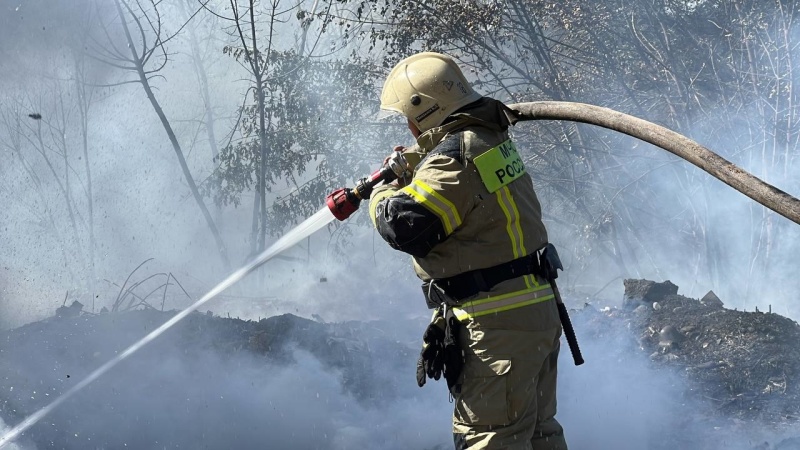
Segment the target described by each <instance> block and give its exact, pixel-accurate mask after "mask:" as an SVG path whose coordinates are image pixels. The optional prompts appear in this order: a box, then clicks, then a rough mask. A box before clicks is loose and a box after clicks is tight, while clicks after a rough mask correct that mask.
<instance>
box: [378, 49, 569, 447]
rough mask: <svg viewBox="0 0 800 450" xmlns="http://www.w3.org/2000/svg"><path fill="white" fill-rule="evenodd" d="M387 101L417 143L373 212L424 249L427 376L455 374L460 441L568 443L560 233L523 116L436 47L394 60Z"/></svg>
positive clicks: (388, 235)
mask: <svg viewBox="0 0 800 450" xmlns="http://www.w3.org/2000/svg"><path fill="white" fill-rule="evenodd" d="M381 110H383V111H388V112H391V113H399V114H401V115H402V116H404V117H405V118H406V119H407V122H408V127H409V130H410V131H411V133H412V134H413V135H414V137H415V138H416V144H415V145H412V146H410V147H408V148H403V147H396V148H395V150H396V151H398V152H402V158H398V157H397V153H396V154H395V156H394V157H390V158H387V160H391V161H392V162H393V164H395V165H397V164H398V161H399V162H400V165H401V166H403V167H401V170H400V171H399V172H400V175H402V177H401V178H400V179H398V180H397V181H395V182H394V183H392V184H385V185H381V186H378V187H376V188H375V189H374V190H373V191H372V193H371V198H370V205H369V209H370V217H371V219H372V221H373V224H374V225H375V228H376V229H377V231H378V233H379V234H380V235H381V236H382V237H383V239H384V240H386V241H387V242H388V243H389V245H391V246H392V247H393V248H395V249H397V250H400V251H402V252H405V253H408V254H410V255H411V256H412V257H413V258H412V259H413V266H414V270H415V272H416V274H417V276H419V278H420V279H421V280H422V281H423V293H424V295H425V298H426V301H427V303H428V306H429V307H430V308H432V309H434V314H433V316H434V319H433V320H432V322H431V325H430V326H429V327H428V329H427V330H426V332H425V336H424V346H423V351H422V354H421V356H420V361H419V363H418V376H417V381H418V382H419V384H420V386H421V385H422V384H424V383H425V381H426V377H430V378H435V379H439V377H440V376H444V377H445V378H446V379H447V380H448V387H449V389H450V392H451V394H452V395H453V397H454V412H453V438H454V441H455V447H456V449H501V448H502V449H534V450H540V449H557V450H561V449H566V448H567V445H566V441H565V440H564V433H563V429H562V427H561V425H560V424H559V423H558V421H556V419H555V415H556V368H557V361H558V352H559V345H560V344H559V338H560V336H561V324H560V322H559V316H558V310H557V307H556V302H555V300H554V295H553V290H552V288H551V287H550V285H549V284H548V283H547V281H546V280H545V279H544V278H542V276H541V271H540V269H539V264H538V251H540V250H541V249H542V248H543V247H544V246H545V245H546V244H547V231H546V230H545V227H544V224H543V223H542V219H541V206H540V204H539V200H538V199H537V197H536V193H535V192H534V189H533V183H532V182H531V177H530V176H529V175H528V174H527V172H526V170H525V165H524V164H523V161H522V158H521V157H520V155H519V153H518V151H517V148H516V145H515V143H514V141H513V140H511V139H510V138H509V134H508V128H509V126H510V125H513V124H514V123H515V122H516V117H515V115H514V113H513V111H511V110H510V109H509V108H508V107H506V106H505V105H504V104H503V103H501V102H499V101H497V100H494V99H492V98H489V97H482V96H481V95H480V94H478V93H477V92H475V91H474V90H473V89H472V87H471V85H470V83H469V82H468V81H467V80H466V78H465V77H464V75H463V73H462V72H461V70H460V69H459V67H458V65H457V64H456V63H455V62H454V61H453V59H452V58H450V57H449V56H447V55H443V54H439V53H432V52H424V53H419V54H416V55H413V56H411V57H409V58H406V59H404V60H403V61H401V62H400V63H398V64H397V66H395V67H394V69H393V70H392V71H391V73H390V74H389V76H388V77H387V79H386V81H385V83H384V86H383V91H382V93H381ZM454 348H455V352H454V351H453V350H454Z"/></svg>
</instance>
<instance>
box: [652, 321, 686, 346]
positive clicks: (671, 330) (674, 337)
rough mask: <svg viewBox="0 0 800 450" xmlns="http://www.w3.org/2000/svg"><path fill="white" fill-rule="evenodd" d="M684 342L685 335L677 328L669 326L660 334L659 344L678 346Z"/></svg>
mask: <svg viewBox="0 0 800 450" xmlns="http://www.w3.org/2000/svg"><path fill="white" fill-rule="evenodd" d="M682 340H683V335H682V334H681V332H680V331H678V329H677V328H675V327H674V326H672V325H667V326H665V327H664V328H662V329H661V332H659V333H658V342H659V344H678V343H680V342H681V341H682Z"/></svg>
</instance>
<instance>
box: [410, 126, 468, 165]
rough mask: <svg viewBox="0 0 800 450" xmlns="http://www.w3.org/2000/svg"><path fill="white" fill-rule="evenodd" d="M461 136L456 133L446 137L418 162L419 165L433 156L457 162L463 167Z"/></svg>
mask: <svg viewBox="0 0 800 450" xmlns="http://www.w3.org/2000/svg"><path fill="white" fill-rule="evenodd" d="M461 134H462V133H456V134H451V135H450V136H447V137H446V138H445V139H444V140H442V141H441V142H439V145H437V146H436V147H434V148H433V150H431V151H430V152H428V154H427V155H425V157H424V158H422V161H420V163H419V164H420V165H421V164H422V163H423V162H424V161H425V160H426V159H428V158H430V157H431V156H433V155H444V156H448V157H450V158H453V159H455V160H456V161H458V163H459V164H461V165H464V157H463V154H462V153H461Z"/></svg>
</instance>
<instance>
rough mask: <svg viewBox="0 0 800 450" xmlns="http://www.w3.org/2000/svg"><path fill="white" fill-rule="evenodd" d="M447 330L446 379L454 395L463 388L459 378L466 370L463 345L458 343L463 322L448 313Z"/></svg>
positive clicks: (445, 349) (445, 341) (445, 338)
mask: <svg viewBox="0 0 800 450" xmlns="http://www.w3.org/2000/svg"><path fill="white" fill-rule="evenodd" d="M447 325H448V326H447V328H446V329H445V336H444V349H443V350H444V379H445V381H447V389H448V390H450V393H451V394H452V395H454V396H455V395H456V394H458V393H460V391H461V386H460V385H458V384H456V383H458V378H459V377H460V376H461V370H462V369H463V368H464V355H463V353H462V352H461V345H459V342H458V336H459V331H460V330H461V322H459V321H458V319H457V318H456V316H455V315H454V314H452V312H450V311H448V312H447Z"/></svg>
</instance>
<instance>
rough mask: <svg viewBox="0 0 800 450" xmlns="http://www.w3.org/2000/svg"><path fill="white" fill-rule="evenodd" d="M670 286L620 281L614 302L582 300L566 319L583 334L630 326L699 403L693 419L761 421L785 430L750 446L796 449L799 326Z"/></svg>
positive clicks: (656, 363)
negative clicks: (621, 289)
mask: <svg viewBox="0 0 800 450" xmlns="http://www.w3.org/2000/svg"><path fill="white" fill-rule="evenodd" d="M677 291H678V286H676V285H674V284H672V283H670V282H669V281H666V282H663V283H656V282H653V281H649V280H625V298H624V300H623V306H622V307H621V308H609V307H605V308H601V309H596V308H594V307H593V306H592V305H590V304H587V305H585V307H584V308H582V309H579V310H575V311H572V314H573V316H574V318H573V320H577V322H579V323H580V327H581V329H580V334H581V335H582V336H583V337H584V339H585V338H587V337H588V338H589V339H600V340H602V339H604V338H606V337H608V336H611V335H614V336H617V335H618V334H619V330H621V329H626V330H630V331H631V333H627V334H626V336H627V337H628V338H629V340H630V342H629V344H630V347H631V348H632V349H635V350H638V351H639V352H642V353H643V354H645V355H648V357H649V359H650V361H651V365H652V367H654V368H656V369H658V370H660V371H666V372H670V373H672V374H675V375H676V376H678V377H679V378H680V379H682V380H684V381H685V383H686V386H688V389H687V390H686V392H685V396H686V399H687V400H691V402H692V404H693V405H699V408H702V409H703V411H702V412H701V415H703V416H704V417H705V420H706V421H707V422H706V423H704V424H700V425H699V426H700V427H705V428H706V429H707V430H708V431H709V433H712V434H713V433H714V430H719V429H721V428H723V429H724V428H728V429H729V428H731V427H734V428H736V427H739V428H743V427H745V426H748V425H752V424H760V426H761V427H762V428H763V429H764V430H776V435H780V434H783V435H786V434H787V430H788V431H789V432H788V434H789V436H791V437H789V438H782V439H778V442H772V443H769V442H759V443H755V445H753V447H752V448H753V449H765V450H766V449H782V450H790V449H800V325H798V323H797V322H795V321H793V320H791V319H788V318H786V317H783V316H781V315H778V314H774V313H771V312H769V311H767V312H764V311H757V310H756V311H748V312H745V311H737V310H732V309H727V308H725V307H724V305H723V302H722V301H721V300H720V299H719V298H717V296H716V295H714V293H713V292H709V294H706V296H704V297H703V298H702V299H700V300H698V299H692V298H688V297H684V296H682V295H678V294H677ZM697 407H698V406H694V407H693V408H697ZM694 420H696V414H692V418H691V419H687V422H689V421H694ZM694 425H695V426H698V425H697V424H694ZM792 430H794V431H792ZM720 434H722V433H720ZM677 436H680V433H678V434H677ZM794 436H797V437H794ZM677 441H678V442H680V438H677ZM671 445H674V443H673V444H671ZM664 448H670V445H665V446H664ZM672 448H674V447H672ZM683 448H695V447H693V446H691V445H688V446H686V447H683ZM703 448H707V447H703ZM708 448H726V447H725V446H722V445H720V446H719V447H713V446H712V447H708Z"/></svg>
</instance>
